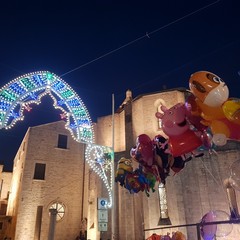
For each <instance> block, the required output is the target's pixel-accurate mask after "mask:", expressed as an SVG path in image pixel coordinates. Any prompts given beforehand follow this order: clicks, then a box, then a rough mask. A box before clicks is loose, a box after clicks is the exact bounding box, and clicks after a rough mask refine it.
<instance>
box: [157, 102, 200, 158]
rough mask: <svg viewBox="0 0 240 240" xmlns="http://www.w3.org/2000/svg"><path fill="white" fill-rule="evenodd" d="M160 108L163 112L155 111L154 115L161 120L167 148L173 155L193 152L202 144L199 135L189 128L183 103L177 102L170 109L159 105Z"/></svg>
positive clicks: (186, 111)
mask: <svg viewBox="0 0 240 240" xmlns="http://www.w3.org/2000/svg"><path fill="white" fill-rule="evenodd" d="M161 110H162V111H163V113H160V112H157V113H156V117H157V118H159V119H161V120H162V130H163V132H164V133H165V134H166V135H167V136H168V137H169V139H168V144H169V149H170V152H171V154H172V155H173V156H174V157H177V156H181V155H184V154H187V153H190V152H194V151H195V150H196V149H197V148H198V147H199V146H201V145H202V141H201V139H200V136H197V134H196V133H195V132H194V131H192V130H191V129H190V125H189V123H188V121H187V115H188V110H187V109H186V106H185V104H181V103H178V104H176V105H174V106H173V107H171V108H170V109H168V108H167V107H165V106H161Z"/></svg>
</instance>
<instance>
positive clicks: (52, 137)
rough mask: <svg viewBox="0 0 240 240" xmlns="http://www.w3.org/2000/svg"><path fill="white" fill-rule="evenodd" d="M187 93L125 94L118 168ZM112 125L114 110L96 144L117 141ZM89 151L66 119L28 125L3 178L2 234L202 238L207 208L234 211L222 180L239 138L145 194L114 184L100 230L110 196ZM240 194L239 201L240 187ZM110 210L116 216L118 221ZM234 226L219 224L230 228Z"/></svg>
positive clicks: (117, 125)
mask: <svg viewBox="0 0 240 240" xmlns="http://www.w3.org/2000/svg"><path fill="white" fill-rule="evenodd" d="M185 97H186V92H185V90H184V89H172V90H168V91H162V92H156V93H150V94H144V95H141V96H138V97H136V98H135V99H132V95H131V91H127V94H126V99H125V100H124V101H123V104H122V105H121V106H120V107H119V109H118V110H117V111H116V113H115V114H114V152H115V166H116V163H117V161H118V160H119V159H120V157H122V156H124V157H126V158H129V157H130V156H129V153H130V149H131V148H132V147H133V146H134V145H135V140H136V138H137V136H138V135H140V134H142V133H145V134H147V135H149V136H150V137H151V138H153V137H154V136H156V135H158V134H162V131H161V127H160V123H159V121H158V119H156V117H155V113H156V111H158V110H159V108H160V106H161V105H162V104H163V105H166V106H167V107H171V106H173V105H175V104H176V103H178V102H185ZM112 124H113V122H112V116H111V115H109V116H104V117H100V118H98V121H97V123H96V124H95V126H94V130H95V136H96V144H99V145H103V146H112V136H113V134H112ZM85 149H86V145H85V144H84V143H78V142H76V141H75V140H74V139H73V138H72V137H71V135H70V133H69V131H68V130H66V129H65V122H64V121H59V122H54V123H49V124H45V125H40V126H36V127H31V128H29V129H28V131H27V133H26V135H25V137H24V139H23V141H22V143H21V146H20V148H19V150H18V152H17V154H16V156H15V159H14V167H13V173H12V175H7V174H5V173H4V172H2V173H1V179H2V180H3V183H5V182H6V185H4V184H3V185H4V186H5V187H4V189H5V190H4V196H2V195H1V203H2V202H4V203H5V204H7V210H6V214H5V215H4V214H3V215H1V219H0V226H1V224H2V229H1V232H0V233H1V236H2V239H3V237H8V238H11V239H12V240H13V239H15V240H29V239H34V240H40V239H41V240H46V239H48V236H49V234H50V233H51V231H53V230H54V234H55V238H54V239H55V240H69V239H73V240H74V239H76V237H77V236H78V235H79V234H80V231H81V232H83V233H86V232H87V238H86V239H91V240H98V239H100V238H101V239H102V240H107V239H113V238H112V235H111V234H112V232H113V233H114V235H115V236H114V239H119V240H135V239H136V240H143V239H146V238H147V237H148V236H150V235H151V234H152V233H158V234H166V233H167V232H170V233H171V232H174V231H177V230H179V231H181V232H183V233H184V234H185V235H186V236H187V239H188V240H197V230H196V226H194V225H193V226H191V224H195V223H198V222H200V221H201V218H202V217H203V216H204V215H205V214H206V213H207V212H209V211H223V212H226V213H229V198H228V195H227V191H226V188H224V185H223V182H224V180H225V179H227V178H228V177H229V174H230V173H229V167H230V166H231V164H232V163H233V162H235V161H236V160H238V159H239V158H240V151H239V144H237V143H234V142H230V143H229V144H227V145H226V146H224V147H222V148H219V149H216V152H214V153H209V152H205V154H204V156H203V157H201V158H196V159H193V160H192V161H190V162H188V163H187V165H186V167H185V168H184V169H183V170H182V171H181V172H179V173H178V174H176V175H174V176H173V173H172V172H171V173H170V176H169V177H168V178H167V180H166V185H165V186H162V185H160V187H159V189H158V186H156V187H155V188H156V190H157V191H155V192H154V193H151V194H150V197H147V196H146V194H145V193H144V192H140V193H137V194H130V193H129V191H128V190H127V189H125V188H123V187H121V186H119V184H117V183H116V184H115V185H114V186H115V194H114V196H115V198H114V208H113V209H110V210H109V211H108V220H109V221H108V228H107V231H106V232H99V231H98V216H97V199H98V198H101V197H107V190H106V189H105V187H104V184H103V182H102V180H101V179H100V178H99V177H98V176H97V174H95V173H94V172H93V171H92V170H91V168H90V167H89V165H88V164H87V162H86V159H85ZM135 166H137V163H135ZM4 174H5V175H4ZM9 176H10V178H9ZM7 179H8V180H7ZM9 179H11V185H10V184H9ZM2 189H3V188H2ZM6 189H9V190H8V191H9V193H8V194H6V193H7V191H6ZM236 197H237V201H239V193H238V192H236ZM1 206H2V205H1ZM51 209H57V212H56V213H57V218H56V220H57V222H56V225H55V229H54V228H53V225H51V216H52V215H51ZM112 211H114V215H112ZM111 216H115V218H114V221H112V219H111ZM112 222H114V226H112V225H111V223H112ZM180 225H181V226H180ZM182 225H189V226H187V227H185V226H182ZM160 227H169V228H163V229H158V228H160ZM230 228H231V227H229V226H228V227H225V228H224V227H221V228H219V229H220V230H222V232H227V231H229V229H230ZM238 228H239V227H238V225H236V224H235V225H234V226H233V230H231V231H229V232H231V233H230V234H229V235H228V238H227V239H228V240H236V239H238V235H239V233H240V230H239V229H238Z"/></svg>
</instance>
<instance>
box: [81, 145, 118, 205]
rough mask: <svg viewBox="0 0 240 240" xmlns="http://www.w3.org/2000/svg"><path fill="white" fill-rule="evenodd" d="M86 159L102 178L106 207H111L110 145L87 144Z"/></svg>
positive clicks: (111, 157)
mask: <svg viewBox="0 0 240 240" xmlns="http://www.w3.org/2000/svg"><path fill="white" fill-rule="evenodd" d="M85 154H86V156H85V157H86V160H87V162H88V164H89V165H90V167H91V168H92V169H93V171H94V172H95V173H97V175H98V176H99V177H100V178H101V179H102V180H103V182H104V185H105V187H106V188H107V191H108V196H109V202H108V207H109V208H110V207H112V204H113V203H112V180H113V177H114V176H113V169H112V161H113V154H114V153H113V150H112V148H110V147H105V146H100V145H95V144H88V145H87V148H86V152H85Z"/></svg>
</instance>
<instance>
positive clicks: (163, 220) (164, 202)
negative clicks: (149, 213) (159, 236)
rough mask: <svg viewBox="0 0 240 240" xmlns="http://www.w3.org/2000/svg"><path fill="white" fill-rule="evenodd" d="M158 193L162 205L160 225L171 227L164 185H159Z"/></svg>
mask: <svg viewBox="0 0 240 240" xmlns="http://www.w3.org/2000/svg"><path fill="white" fill-rule="evenodd" d="M158 192H159V205H160V220H159V223H158V225H171V221H170V219H169V216H168V207H167V194H166V188H165V185H164V184H163V183H160V184H159V187H158Z"/></svg>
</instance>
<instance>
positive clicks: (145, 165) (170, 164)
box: [115, 134, 192, 196]
mask: <svg viewBox="0 0 240 240" xmlns="http://www.w3.org/2000/svg"><path fill="white" fill-rule="evenodd" d="M168 150H169V147H168V140H167V139H166V138H164V137H163V136H161V135H157V136H155V137H154V139H153V140H151V138H150V137H149V136H148V135H146V134H141V135H139V136H138V137H137V139H136V146H135V147H133V148H132V149H131V151H130V155H131V159H127V158H124V157H122V158H121V159H120V160H119V161H118V165H117V170H116V174H115V182H119V183H120V186H122V187H125V188H126V189H128V190H129V191H130V193H138V192H140V191H145V193H146V194H147V196H149V195H150V190H151V191H152V192H155V185H156V183H157V182H158V183H160V182H161V183H163V184H165V183H166V178H167V176H169V175H170V169H171V170H172V171H173V172H174V173H178V172H179V171H181V170H182V169H183V168H184V167H185V163H186V162H187V161H189V160H191V159H192V157H191V156H190V157H188V158H185V157H183V156H173V155H172V154H170V153H169V151H168ZM132 161H136V162H138V163H139V166H138V168H136V169H133V164H132Z"/></svg>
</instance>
